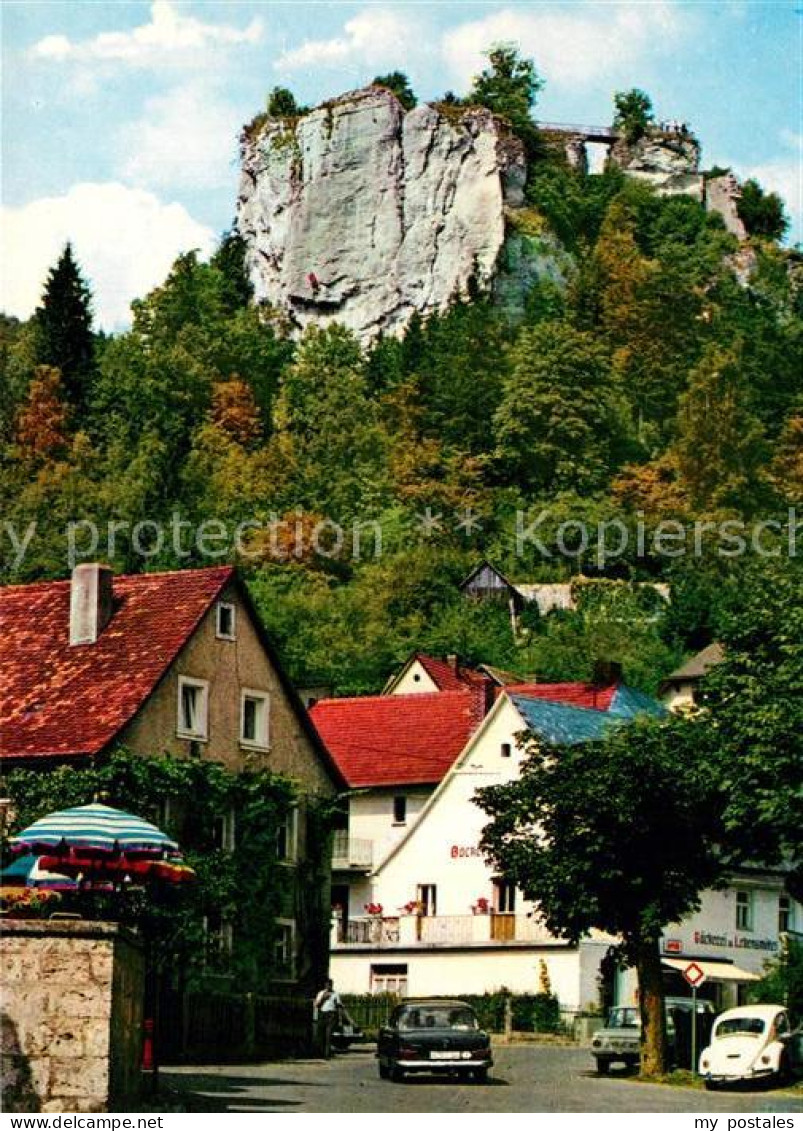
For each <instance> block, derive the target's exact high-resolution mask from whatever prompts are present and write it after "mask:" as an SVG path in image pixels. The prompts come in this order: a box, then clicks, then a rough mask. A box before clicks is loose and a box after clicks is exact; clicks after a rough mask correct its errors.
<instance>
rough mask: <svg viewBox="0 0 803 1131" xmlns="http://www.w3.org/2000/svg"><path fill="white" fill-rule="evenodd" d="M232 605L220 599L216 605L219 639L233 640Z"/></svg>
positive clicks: (233, 612)
mask: <svg viewBox="0 0 803 1131" xmlns="http://www.w3.org/2000/svg"><path fill="white" fill-rule="evenodd" d="M235 612H236V610H235V608H234V605H228V604H226V603H225V602H223V601H221V602H220V604H219V605H218V607H217V635H218V637H219V638H220V639H221V640H234V639H236V638H235V635H234V620H235Z"/></svg>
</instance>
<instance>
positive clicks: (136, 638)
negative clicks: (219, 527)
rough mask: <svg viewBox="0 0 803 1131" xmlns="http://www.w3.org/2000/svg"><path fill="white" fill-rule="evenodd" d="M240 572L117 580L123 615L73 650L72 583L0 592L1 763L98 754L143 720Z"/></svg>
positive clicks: (118, 610)
mask: <svg viewBox="0 0 803 1131" xmlns="http://www.w3.org/2000/svg"><path fill="white" fill-rule="evenodd" d="M233 576H234V570H233V569H232V568H231V567H230V566H221V567H219V568H214V569H196V570H183V571H180V572H176V573H152V574H140V575H135V576H123V577H115V578H114V583H113V584H114V614H113V616H112V619H111V621H110V622H109V624H108V625H107V626H106V628H104V630H103V632H102V633H101V634H100V636H99V638H98V640H97V641H96V642H95V643H94V644H84V645H77V646H75V647H71V646H70V642H69V610H70V582H69V581H54V582H43V583H41V584H35V585H13V586H8V587H6V588H1V589H0V625H2V632H0V757H3V758H23V757H24V758H30V757H41V756H45V755H55V756H65V755H81V754H96V753H98V752H99V751H101V750H102V749H103V748H104V747H105V746H107V745H108V744H109V742H111V740H112V739H113V738H114V736H115V735H116V734H117V733H118V732H119V731H120V729H121V728H122V727H123V726H125V724H126V723H127V722H128V721H129V720H130V719H131V718H132V717H133V715H134V714H135V713H136V712H137V710H138V709H139V707H140V706H141V705H142V704H143V703H144V701H145V700H146V699H147V698H148V696H149V695H150V694H151V692H152V691H153V690H154V688H155V687H156V684H157V683H158V682H159V680H160V679H161V677H162V676H163V675H164V673H165V672H166V670H167V668H168V667H169V666H170V664H171V663H172V661H173V660H174V659H175V657H176V655H177V654H178V652H179V651H180V650H181V648H182V647H183V645H184V644H186V642H187V640H188V639H189V638H190V636H191V635H192V633H193V631H194V630H195V628H196V627H197V625H198V624H199V622H200V621H201V619H202V618H203V616H204V614H205V613H206V611H207V609H208V608H209V606H210V604H211V603H212V601H213V600H214V599H215V598H216V597H217V595H218V594H219V593H220V591H221V590H222V589H223V588H224V586H225V585H226V584H227V583H228V582H229V581H230V580H231V579H232V578H233Z"/></svg>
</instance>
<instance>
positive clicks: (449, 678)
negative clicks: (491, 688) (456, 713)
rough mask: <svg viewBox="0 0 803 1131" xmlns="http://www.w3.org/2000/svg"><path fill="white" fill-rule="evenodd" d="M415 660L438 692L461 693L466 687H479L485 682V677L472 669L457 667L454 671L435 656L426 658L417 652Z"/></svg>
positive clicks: (450, 665)
mask: <svg viewBox="0 0 803 1131" xmlns="http://www.w3.org/2000/svg"><path fill="white" fill-rule="evenodd" d="M415 659H416V660H418V662H419V664H421V666H422V667H423V669H424V671H425V672H426V673H427V675H428V676H429V677H430V679H431V680H432V681H433V682H434V683H436V684H437V686H438V689H439V690H440V691H461V690H465V688H467V687H480V686H482V685H483V684H484V683H485V682H486V681H487V676H484V675H483V674H482V672H478V671H475V670H474V669H473V668H466V667H463V665H462V664H459V663H458V665H457V671H455V669H454V667H453V665H452V664H451V663H449V661H448V660H440V659H438V658H437V657H436V656H426V655H424V654H423V653H422V652H417V653H416V655H415Z"/></svg>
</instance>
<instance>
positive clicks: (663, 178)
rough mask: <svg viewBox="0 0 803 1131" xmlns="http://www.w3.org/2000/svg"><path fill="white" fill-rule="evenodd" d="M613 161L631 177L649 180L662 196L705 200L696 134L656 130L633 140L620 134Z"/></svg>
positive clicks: (613, 152)
mask: <svg viewBox="0 0 803 1131" xmlns="http://www.w3.org/2000/svg"><path fill="white" fill-rule="evenodd" d="M610 160H611V162H612V163H613V164H614V165H618V166H619V168H620V169H622V170H623V171H624V172H625V173H627V174H628V176H631V177H636V178H638V179H639V180H643V181H649V183H650V184H651V185H653V186H654V187H655V188H656V189H657V190H658V191H659V192H660V193H661V195H662V196H672V195H675V194H682V195H684V196H693V197H694V198H695V199H696V200H700V201H702V199H703V194H704V186H703V176H702V174H701V173H700V144H699V142H698V141H697V139H696V138H695V137H694V135H693V134H690V133H688V132H685V131H684V132H682V133H681V132H666V131H663V130H661V131H659V130H653V131H651V132H650V133H648V134H645V135H644V137H642V138H639V140H638V141H635V142H633V143H629V142H627V141H626V139H625V138H623V137H620V138H619V140H618V141H617V142H616V143H615V145H614V146H613V147H612V149H611V154H610Z"/></svg>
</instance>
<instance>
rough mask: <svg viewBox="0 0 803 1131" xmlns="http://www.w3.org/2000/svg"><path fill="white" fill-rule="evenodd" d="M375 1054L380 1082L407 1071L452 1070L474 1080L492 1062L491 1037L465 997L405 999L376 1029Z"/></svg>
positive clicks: (483, 1075) (483, 1074)
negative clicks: (377, 1029)
mask: <svg viewBox="0 0 803 1131" xmlns="http://www.w3.org/2000/svg"><path fill="white" fill-rule="evenodd" d="M376 1055H377V1057H378V1059H379V1075H380V1076H381V1077H382V1079H383V1080H387V1079H391V1080H402V1079H403V1078H404V1077H405V1075H406V1074H407V1073H408V1072H452V1073H459V1074H460V1075H461V1076H470V1077H471V1078H472V1079H474V1080H476V1081H477V1082H478V1083H484V1082H485V1081H486V1080H487V1079H488V1069H489V1068H490V1067H491V1065H492V1064H493V1058H492V1056H491V1039H490V1037H489V1036H488V1034H487V1033H484V1032H483V1031H482V1029H480V1027H479V1025H478V1023H477V1015H476V1014H475V1013H474V1010H473V1009H472V1008H471V1006H470V1005H466V1003H465V1002H464V1001H442V1000H435V1001H406V1002H405V1003H404V1004H403V1005H399V1006H397V1007H396V1009H394V1011H393V1013H392V1014H391V1016H390V1020H389V1021H388V1023H387V1025H385V1026H384V1027H383V1028H382V1029H380V1030H379V1041H378V1042H377V1052H376Z"/></svg>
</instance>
